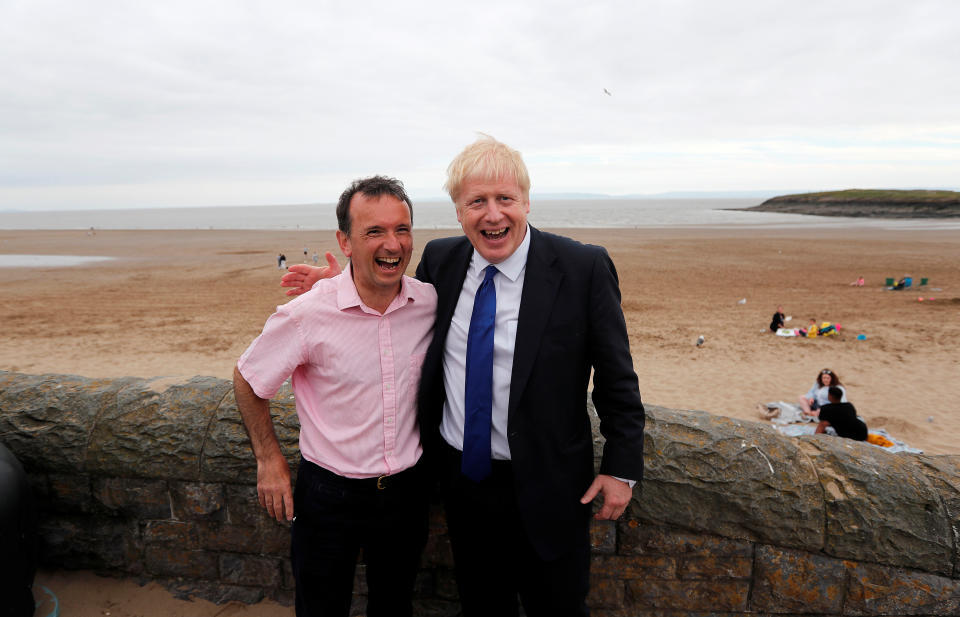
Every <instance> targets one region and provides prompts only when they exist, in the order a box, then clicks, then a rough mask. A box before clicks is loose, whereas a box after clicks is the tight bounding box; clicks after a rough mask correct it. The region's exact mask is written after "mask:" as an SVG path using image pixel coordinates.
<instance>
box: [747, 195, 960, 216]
mask: <svg viewBox="0 0 960 617" xmlns="http://www.w3.org/2000/svg"><path fill="white" fill-rule="evenodd" d="M740 209H742V210H750V211H754V212H781V213H787V214H813V215H816V216H851V217H872V218H893V219H914V218H958V217H960V192H958V191H895V190H876V189H849V190H846V191H827V192H822V193H800V194H797V195H781V196H779V197H773V198H772V199H768V200H767V201H765V202H763V203H762V204H760V205H759V206H753V207H751V208H740Z"/></svg>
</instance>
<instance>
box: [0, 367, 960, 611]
mask: <svg viewBox="0 0 960 617" xmlns="http://www.w3.org/2000/svg"><path fill="white" fill-rule="evenodd" d="M272 412H273V414H274V416H275V422H276V424H277V427H278V430H277V432H278V437H279V438H280V441H281V444H282V448H283V449H284V454H285V455H286V456H287V458H288V460H290V462H291V464H295V463H296V457H297V440H296V435H297V426H298V425H297V419H296V413H295V410H294V405H293V400H292V395H291V393H290V392H289V390H286V389H284V390H282V391H281V393H280V394H279V395H278V397H277V398H276V399H275V400H274V402H273V406H272ZM647 426H648V430H647V433H646V437H645V439H646V444H645V446H646V465H647V474H646V477H645V478H644V481H643V483H642V486H641V487H640V488H638V489H637V490H636V493H635V497H634V500H633V502H632V503H631V505H630V508H629V510H628V512H627V515H626V516H625V517H624V519H623V520H621V521H618V522H611V521H604V522H597V523H596V524H595V525H594V527H593V534H592V536H593V558H592V559H593V564H592V570H591V576H592V589H591V594H590V599H589V600H590V604H591V606H592V607H593V614H594V615H597V616H600V617H604V616H620V615H624V616H625V615H651V616H653V615H657V616H677V617H679V616H681V615H682V616H693V615H716V616H724V615H729V616H733V615H757V614H762V615H770V614H787V615H811V614H816V615H958V614H960V537H958V530H960V456H915V455H905V454H896V455H893V454H889V453H887V452H885V451H883V450H882V449H879V448H875V447H873V446H870V445H867V444H862V443H856V442H852V441H849V440H843V439H839V438H831V437H827V436H812V437H807V438H799V439H792V438H785V437H782V436H780V435H779V434H778V433H777V432H776V431H774V430H773V429H772V428H770V427H769V426H765V425H761V424H759V423H753V422H744V421H737V420H731V419H728V418H721V417H715V416H711V415H709V414H706V413H703V412H695V411H675V410H669V409H664V408H658V407H653V406H649V407H648V425H647ZM0 440H2V441H3V442H4V443H5V444H6V445H7V447H8V448H10V450H12V451H13V452H14V453H15V454H16V455H17V456H18V457H19V459H20V460H21V462H22V463H23V465H24V467H25V468H26V469H27V471H28V473H29V475H30V479H31V483H32V485H33V487H34V489H35V493H36V495H37V497H38V501H39V505H40V510H41V515H40V529H41V540H42V560H43V563H44V564H46V565H47V566H49V567H63V568H85V569H93V570H97V571H100V572H104V573H109V574H116V575H132V576H138V577H141V578H142V579H144V580H156V581H159V582H161V583H163V584H165V585H166V586H168V587H169V588H171V589H173V590H175V591H176V592H178V593H180V594H182V595H185V596H189V595H194V596H199V597H204V598H208V599H212V600H214V601H218V602H222V601H226V600H231V599H235V600H240V601H243V602H255V601H257V600H259V599H260V598H262V597H270V598H274V599H277V600H279V601H281V602H285V603H289V602H290V601H291V600H292V587H293V581H292V577H291V574H290V565H289V560H288V557H287V553H288V546H289V537H288V530H287V527H286V526H285V525H281V524H278V523H276V522H274V521H272V520H271V519H269V518H267V516H266V514H265V513H264V512H263V510H262V509H261V508H260V506H259V505H258V504H257V498H256V486H255V484H256V468H255V464H254V459H253V455H252V453H251V452H250V448H249V444H248V442H247V440H246V436H245V434H244V431H243V427H242V425H241V421H240V417H239V414H238V412H237V409H236V405H235V402H234V400H233V393H232V388H231V384H230V382H228V381H223V380H218V379H213V378H207V377H197V378H194V379H191V380H189V381H184V382H177V383H165V382H164V381H162V380H153V381H149V380H143V379H135V378H124V379H109V380H105V379H88V378H83V377H75V376H67V375H41V376H35V375H23V374H17V373H9V372H2V371H0ZM597 445H598V446H599V445H600V444H599V439H598V444H597ZM431 524H432V529H431V535H430V540H429V543H428V547H427V551H426V554H425V556H424V561H423V568H422V572H421V575H420V577H419V579H418V597H419V598H420V606H419V607H418V609H419V614H429V615H455V614H456V613H457V610H458V608H457V603H456V589H455V585H454V583H453V575H452V560H451V556H450V549H449V544H448V542H447V538H446V533H445V525H444V521H443V516H442V512H441V510H440V508H439V507H434V510H433V514H432V519H431ZM356 589H357V593H358V596H359V601H358V602H355V605H356V606H357V607H358V611H362V606H363V602H362V596H363V591H364V584H363V570H362V567H361V568H358V583H357V586H356Z"/></svg>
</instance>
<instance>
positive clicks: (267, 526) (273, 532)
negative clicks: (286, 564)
mask: <svg viewBox="0 0 960 617" xmlns="http://www.w3.org/2000/svg"><path fill="white" fill-rule="evenodd" d="M257 536H258V537H259V540H260V550H261V551H262V552H264V553H271V554H274V555H289V554H290V523H286V522H284V523H278V522H277V521H275V520H273V519H270V520H267V521H265V522H264V523H262V524H261V525H259V526H258V528H257Z"/></svg>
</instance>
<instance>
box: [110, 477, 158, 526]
mask: <svg viewBox="0 0 960 617" xmlns="http://www.w3.org/2000/svg"><path fill="white" fill-rule="evenodd" d="M93 496H94V499H95V500H96V501H97V503H99V504H100V505H102V506H103V507H105V508H106V509H107V510H109V511H111V512H113V513H114V514H125V515H128V516H133V517H135V518H141V519H167V518H170V516H171V509H170V491H169V489H168V487H167V483H166V482H164V481H163V480H139V479H133V478H109V477H106V478H95V479H94V481H93Z"/></svg>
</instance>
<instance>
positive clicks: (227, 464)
mask: <svg viewBox="0 0 960 617" xmlns="http://www.w3.org/2000/svg"><path fill="white" fill-rule="evenodd" d="M227 383H230V382H227ZM270 415H271V416H272V418H273V426H274V430H275V431H276V434H277V440H279V442H280V450H281V452H283V455H284V456H285V457H286V459H287V462H288V463H289V464H290V473H291V478H293V477H295V475H296V469H297V467H298V465H299V461H300V449H299V440H300V422H299V420H298V419H297V408H296V403H295V401H294V399H293V391H292V390H291V389H290V386H289V384H285V385H284V386H283V387H282V388H280V390H279V391H278V392H277V395H276V396H275V397H274V398H272V399H270ZM200 474H201V478H202V479H203V480H205V481H207V482H231V483H236V482H241V483H249V484H256V479H257V465H256V459H255V458H254V456H253V451H252V450H251V449H250V440H249V439H248V438H247V434H246V432H245V430H244V428H243V419H242V418H241V417H240V411H239V410H238V409H237V402H236V400H235V399H234V397H233V392H232V390H231V391H229V392H227V394H226V395H225V396H224V397H223V399H222V400H221V401H220V404H219V406H218V407H217V409H216V412H215V414H214V418H213V424H212V425H211V427H210V430H209V433H208V435H207V439H206V442H205V443H204V447H203V460H202V461H201V466H200Z"/></svg>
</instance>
